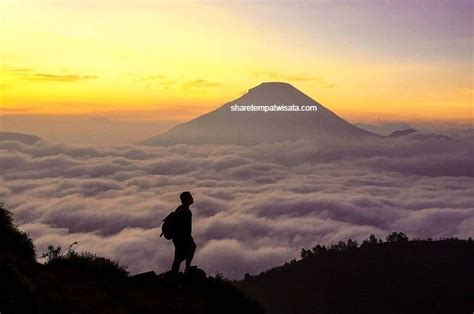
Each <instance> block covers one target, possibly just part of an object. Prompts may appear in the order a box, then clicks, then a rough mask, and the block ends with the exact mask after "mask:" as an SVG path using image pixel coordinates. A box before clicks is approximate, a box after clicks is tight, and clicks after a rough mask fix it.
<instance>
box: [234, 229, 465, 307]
mask: <svg viewBox="0 0 474 314" xmlns="http://www.w3.org/2000/svg"><path fill="white" fill-rule="evenodd" d="M373 240H374V241H370V242H369V241H368V242H366V243H364V244H363V245H362V246H360V247H357V246H356V245H354V242H352V244H351V243H349V242H348V243H347V244H345V243H344V242H342V244H341V243H339V244H338V245H336V246H333V247H331V248H330V249H326V248H322V247H321V246H317V247H316V248H314V249H313V250H312V251H306V250H303V252H302V256H303V258H302V260H299V261H293V262H291V263H287V264H285V265H283V266H281V267H278V268H274V269H272V270H269V271H266V272H263V273H261V274H260V275H257V276H246V278H245V280H243V281H240V282H238V283H237V286H238V287H240V288H242V289H243V290H244V291H246V292H247V293H248V294H249V295H250V296H252V297H254V298H256V299H257V300H259V301H260V302H262V304H263V306H264V307H265V309H266V311H267V313H270V314H289V313H299V314H306V313H307V314H310V313H311V314H313V313H320V314H324V313H364V314H366V313H471V312H472V309H474V298H473V294H472V282H474V271H473V269H472V265H473V264H474V241H472V240H468V241H466V240H457V239H446V240H439V241H429V240H414V241H408V240H407V239H406V240H404V241H395V242H384V243H380V240H379V241H377V239H375V238H373Z"/></svg>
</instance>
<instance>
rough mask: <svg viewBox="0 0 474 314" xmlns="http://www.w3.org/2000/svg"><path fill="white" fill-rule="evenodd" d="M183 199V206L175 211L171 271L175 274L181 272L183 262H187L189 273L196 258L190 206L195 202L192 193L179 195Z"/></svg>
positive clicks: (186, 269)
mask: <svg viewBox="0 0 474 314" xmlns="http://www.w3.org/2000/svg"><path fill="white" fill-rule="evenodd" d="M179 198H180V199H181V205H179V206H178V208H176V210H175V211H174V212H175V213H176V218H175V219H176V220H175V226H176V233H175V236H174V238H173V244H174V247H175V250H174V260H173V265H172V266H171V270H172V271H173V272H176V273H177V272H179V267H180V265H181V262H182V261H184V260H185V261H186V268H185V271H188V270H189V269H190V267H191V261H192V260H193V257H194V251H196V243H194V240H193V237H192V236H191V231H192V217H193V215H192V213H191V210H190V209H189V206H190V205H191V204H192V203H193V202H194V200H193V196H192V195H191V193H190V192H188V191H186V192H183V193H181V194H180V195H179Z"/></svg>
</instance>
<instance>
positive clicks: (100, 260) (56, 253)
mask: <svg viewBox="0 0 474 314" xmlns="http://www.w3.org/2000/svg"><path fill="white" fill-rule="evenodd" d="M74 244H77V242H74V243H73V244H71V245H70V246H69V250H68V251H67V252H66V253H62V249H61V247H60V246H58V247H54V246H52V245H50V246H48V251H47V252H46V253H44V254H43V255H42V257H44V258H46V263H45V264H46V265H47V266H48V267H51V268H63V269H64V268H67V269H75V270H81V271H84V272H88V273H91V274H96V275H99V276H104V277H110V278H126V277H127V276H128V271H127V267H126V266H123V265H120V264H119V262H118V261H116V260H112V259H110V258H107V257H102V256H97V255H96V254H93V253H91V252H81V253H77V252H76V251H74V250H72V246H73V245H74Z"/></svg>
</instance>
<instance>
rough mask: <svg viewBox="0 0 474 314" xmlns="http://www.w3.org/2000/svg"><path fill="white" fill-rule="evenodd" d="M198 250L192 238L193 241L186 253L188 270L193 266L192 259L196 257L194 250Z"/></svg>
mask: <svg viewBox="0 0 474 314" xmlns="http://www.w3.org/2000/svg"><path fill="white" fill-rule="evenodd" d="M195 251H196V243H194V241H193V240H191V243H190V244H189V248H188V252H187V254H186V269H185V270H188V269H189V268H190V267H191V261H192V260H193V258H194V252H195Z"/></svg>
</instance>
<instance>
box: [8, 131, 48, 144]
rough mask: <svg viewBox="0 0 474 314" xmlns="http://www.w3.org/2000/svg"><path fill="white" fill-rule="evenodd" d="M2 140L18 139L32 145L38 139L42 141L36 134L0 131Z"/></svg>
mask: <svg viewBox="0 0 474 314" xmlns="http://www.w3.org/2000/svg"><path fill="white" fill-rule="evenodd" d="M1 141H17V142H21V143H23V144H29V145H31V144H35V143H36V142H38V141H41V138H39V137H37V136H34V135H29V134H23V133H15V132H0V142H1Z"/></svg>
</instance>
